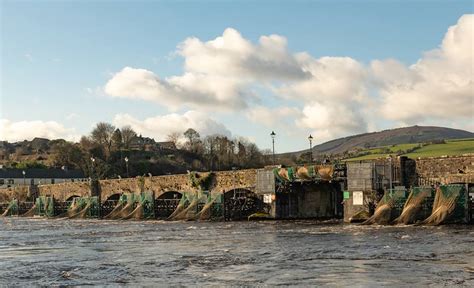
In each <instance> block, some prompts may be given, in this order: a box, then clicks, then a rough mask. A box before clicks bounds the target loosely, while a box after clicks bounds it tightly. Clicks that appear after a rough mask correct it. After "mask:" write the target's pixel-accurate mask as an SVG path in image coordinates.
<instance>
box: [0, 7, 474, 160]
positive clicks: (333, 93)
mask: <svg viewBox="0 0 474 288" xmlns="http://www.w3.org/2000/svg"><path fill="white" fill-rule="evenodd" d="M0 3H1V4H0V10H1V11H0V13H1V14H0V17H1V19H0V24H1V25H0V33H1V34H0V43H1V47H0V49H1V51H0V54H1V57H0V140H8V141H19V140H23V139H32V138H34V137H46V138H66V139H68V140H72V141H74V140H78V139H79V138H80V136H81V135H85V134H88V133H90V131H91V130H92V129H93V127H94V125H95V124H96V123H97V122H101V121H104V122H109V123H112V124H114V125H115V126H117V127H122V126H125V125H130V126H132V128H134V129H135V130H136V131H137V132H138V133H140V134H143V135H144V136H149V137H153V138H154V139H155V140H156V141H166V138H167V135H169V134H170V133H173V132H180V133H182V132H184V131H185V130H186V129H187V128H194V129H195V130H197V131H198V132H199V133H200V134H201V135H202V136H206V135H213V134H222V135H227V136H229V137H235V138H238V137H244V138H247V139H248V140H250V141H253V142H255V143H256V144H257V145H258V146H259V147H260V148H262V149H268V148H271V138H270V133H271V132H272V131H275V133H276V135H277V136H276V139H275V150H276V152H277V153H278V152H288V151H296V150H301V149H305V148H308V146H309V143H308V139H307V138H308V136H309V134H311V135H312V136H313V138H314V140H313V144H317V143H322V142H325V141H328V140H331V139H335V138H339V137H344V136H349V135H353V134H358V133H365V132H373V131H379V130H384V129H389V128H395V127H400V126H410V125H435V126H446V127H452V128H459V129H465V130H469V131H474V79H473V67H474V60H473V43H474V42H473V41H474V40H473V34H474V32H473V27H474V16H473V14H472V13H473V9H474V8H473V5H474V4H473V2H472V1H373V0H372V1H355V0H354V1H5V0H0Z"/></svg>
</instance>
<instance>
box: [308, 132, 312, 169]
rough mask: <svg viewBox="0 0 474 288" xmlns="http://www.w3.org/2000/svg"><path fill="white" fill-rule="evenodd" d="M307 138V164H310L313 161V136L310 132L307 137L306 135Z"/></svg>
mask: <svg viewBox="0 0 474 288" xmlns="http://www.w3.org/2000/svg"><path fill="white" fill-rule="evenodd" d="M308 140H309V152H310V154H309V164H312V163H313V136H311V134H309V137H308Z"/></svg>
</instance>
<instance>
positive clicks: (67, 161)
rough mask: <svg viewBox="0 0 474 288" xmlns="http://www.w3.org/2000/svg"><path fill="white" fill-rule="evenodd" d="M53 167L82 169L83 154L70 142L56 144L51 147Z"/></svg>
mask: <svg viewBox="0 0 474 288" xmlns="http://www.w3.org/2000/svg"><path fill="white" fill-rule="evenodd" d="M52 150H53V153H54V156H53V165H54V166H56V167H62V166H66V167H68V168H82V167H81V166H82V165H81V164H82V162H83V161H84V158H85V154H84V153H83V151H82V150H81V148H80V147H79V146H78V145H77V144H73V143H70V142H66V141H64V142H58V143H55V144H54V145H53V147H52Z"/></svg>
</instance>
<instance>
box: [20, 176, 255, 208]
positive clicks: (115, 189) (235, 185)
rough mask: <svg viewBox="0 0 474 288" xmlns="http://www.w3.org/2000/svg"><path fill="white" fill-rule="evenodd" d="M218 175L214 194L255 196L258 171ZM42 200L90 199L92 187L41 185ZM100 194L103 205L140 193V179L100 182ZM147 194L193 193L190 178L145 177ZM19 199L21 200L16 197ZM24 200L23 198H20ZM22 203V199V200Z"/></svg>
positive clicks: (88, 184) (82, 185) (87, 183)
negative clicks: (238, 192) (236, 192)
mask: <svg viewBox="0 0 474 288" xmlns="http://www.w3.org/2000/svg"><path fill="white" fill-rule="evenodd" d="M215 173H216V185H215V186H214V187H213V188H212V190H211V193H213V194H217V193H225V192H228V191H232V190H233V189H246V190H249V191H251V192H255V185H256V177H257V176H256V175H257V170H255V169H246V170H235V171H220V172H215ZM38 190H39V191H38V193H39V195H40V196H53V197H54V199H57V200H59V201H66V200H68V199H70V198H71V197H73V196H91V195H92V194H91V190H92V189H91V183H89V182H67V183H60V184H49V185H41V186H39V187H38ZM99 191H100V195H101V199H102V201H106V200H107V199H109V198H110V197H111V196H112V195H114V194H121V193H122V192H125V193H127V192H128V193H130V192H132V193H139V192H140V184H139V178H122V179H113V180H100V181H99ZM144 191H149V192H153V193H154V194H155V198H159V197H160V196H162V195H163V194H164V193H166V192H179V193H182V192H194V191H197V189H196V188H193V187H192V185H191V180H190V178H189V175H188V174H177V175H163V176H152V177H144ZM17 198H18V197H17ZM20 198H21V197H20ZM20 200H21V199H20Z"/></svg>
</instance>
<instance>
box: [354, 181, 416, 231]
mask: <svg viewBox="0 0 474 288" xmlns="http://www.w3.org/2000/svg"><path fill="white" fill-rule="evenodd" d="M406 194H407V192H406V189H405V188H404V187H397V188H395V189H390V190H387V191H385V193H384V195H383V197H382V199H380V201H379V202H378V203H377V207H376V208H375V212H374V215H372V216H371V217H370V218H369V219H367V220H366V221H364V222H363V223H362V224H365V225H367V224H375V223H376V224H381V225H385V224H389V223H390V222H391V221H392V220H393V219H395V218H397V217H398V216H400V214H401V213H402V210H403V206H404V204H405V202H406V199H407V198H406Z"/></svg>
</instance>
